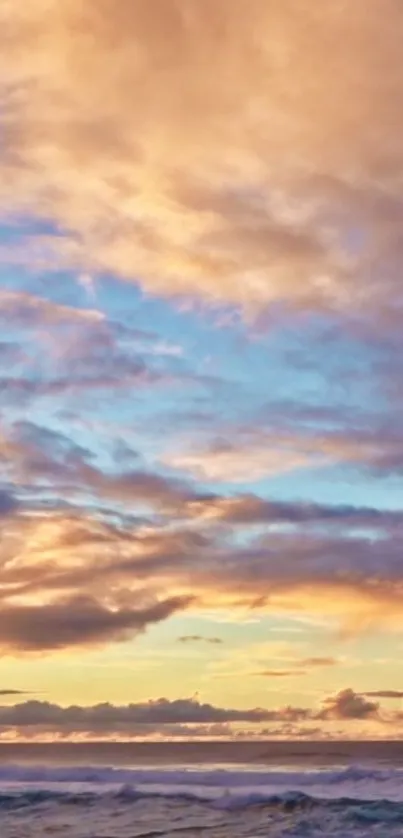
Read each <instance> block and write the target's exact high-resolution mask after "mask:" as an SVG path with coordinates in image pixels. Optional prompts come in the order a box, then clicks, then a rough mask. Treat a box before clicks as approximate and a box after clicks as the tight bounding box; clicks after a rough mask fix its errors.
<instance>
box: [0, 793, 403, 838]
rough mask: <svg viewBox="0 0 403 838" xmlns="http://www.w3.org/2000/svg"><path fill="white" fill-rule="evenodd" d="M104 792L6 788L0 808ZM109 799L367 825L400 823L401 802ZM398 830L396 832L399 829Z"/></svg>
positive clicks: (93, 798) (89, 800)
mask: <svg viewBox="0 0 403 838" xmlns="http://www.w3.org/2000/svg"><path fill="white" fill-rule="evenodd" d="M100 797H101V798H104V797H105V794H104V795H102V794H101V795H100V794H97V793H96V792H87V793H85V792H81V793H72V792H67V791H66V792H57V791H50V790H32V791H24V792H18V791H10V792H8V793H0V811H2V812H10V813H12V812H14V811H18V810H21V809H27V808H36V807H41V806H43V805H44V804H45V805H46V807H47V809H48V807H49V805H50V804H54V805H57V806H58V805H67V806H69V807H71V806H75V807H89V806H90V807H92V808H93V807H94V805H95V804H96V803H97V802H98V801H99V799H100ZM108 797H110V799H111V801H114V802H115V803H116V802H117V801H119V802H120V803H121V804H122V805H124V806H134V805H136V804H137V803H139V802H147V801H149V802H150V803H153V804H155V803H156V802H157V801H159V800H167V799H168V800H171V801H173V802H174V803H175V805H176V806H177V805H178V803H181V804H183V806H186V805H187V804H188V805H198V806H200V805H204V806H208V807H209V808H210V809H215V810H217V809H218V810H223V811H228V812H230V811H238V812H239V813H241V812H242V811H246V810H250V809H253V808H256V807H259V808H260V809H268V810H271V811H273V810H275V811H278V812H281V813H287V814H289V813H293V814H296V815H305V814H306V813H310V814H314V813H316V814H319V813H320V811H321V810H322V811H323V816H324V817H326V818H328V817H330V816H333V817H335V818H337V819H338V820H340V819H341V820H342V821H343V823H345V824H351V825H352V826H353V825H355V824H356V825H358V826H365V825H367V826H371V825H376V824H379V825H380V824H384V825H386V824H387V825H390V826H392V825H393V826H396V825H401V824H403V803H397V802H391V801H389V800H377V801H367V800H359V799H351V798H338V799H335V800H323V799H318V798H316V797H314V796H312V795H309V794H304V793H302V792H292V791H289V792H284V793H282V794H264V793H257V792H253V793H250V794H245V795H239V796H233V795H231V794H230V793H228V792H227V793H225V794H224V795H222V796H221V797H220V798H218V799H216V800H211V799H209V798H205V799H203V798H201V797H199V796H198V795H194V794H190V793H188V794H185V793H181V794H178V793H176V794H173V793H167V792H165V793H164V792H147V791H139V790H137V789H135V788H133V787H128V786H124V787H122V788H121V789H119V791H117V792H115V793H111V792H109V793H108ZM399 834H400V832H399Z"/></svg>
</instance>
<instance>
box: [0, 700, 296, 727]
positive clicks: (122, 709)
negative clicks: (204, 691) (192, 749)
mask: <svg viewBox="0 0 403 838" xmlns="http://www.w3.org/2000/svg"><path fill="white" fill-rule="evenodd" d="M307 715H308V711H306V710H303V709H300V708H293V707H283V708H280V709H277V710H266V709H263V708H259V707H257V708H247V709H244V710H241V709H235V708H231V707H216V706H215V705H212V704H208V703H201V702H200V701H199V700H197V699H187V698H186V699H175V700H169V699H166V698H159V699H156V700H150V701H146V702H139V703H137V704H127V705H123V706H116V705H113V704H109V703H106V702H105V703H103V704H97V705H95V706H92V707H91V706H89V707H87V706H85V707H82V706H71V707H61V706H60V705H57V704H51V703H49V702H46V701H33V700H31V701H26V702H22V703H19V704H16V705H14V706H8V705H7V706H5V705H4V706H3V707H0V730H2V731H6V730H10V729H13V730H16V731H18V732H19V733H24V732H27V731H31V732H34V731H35V730H36V731H38V732H39V733H43V732H45V731H48V732H55V733H59V734H61V735H74V734H79V733H91V734H102V735H108V734H109V735H110V734H113V733H115V734H119V733H121V734H124V735H129V736H130V735H139V734H140V735H141V734H143V735H148V734H149V733H150V732H151V733H153V732H155V731H160V732H161V731H162V732H163V731H164V730H165V731H166V732H168V733H171V734H172V733H173V732H176V735H178V733H179V735H180V732H181V731H180V729H179V731H178V729H177V727H176V726H177V725H179V726H183V725H192V726H194V725H197V726H200V725H202V726H203V728H205V732H209V733H210V734H211V732H212V729H211V726H212V725H224V726H226V725H229V724H232V723H240V722H248V723H252V724H259V723H261V722H265V721H273V722H279V723H282V722H289V721H296V722H297V721H299V720H303V719H304V718H306V716H307ZM192 732H193V735H195V734H196V735H200V732H202V731H201V730H200V728H196V729H194V728H193V731H192V728H186V729H185V733H187V734H188V735H189V734H190V735H191V734H192ZM223 732H225V733H227V734H230V733H231V732H232V731H231V728H226V727H224V729H222V730H221V735H222V734H223Z"/></svg>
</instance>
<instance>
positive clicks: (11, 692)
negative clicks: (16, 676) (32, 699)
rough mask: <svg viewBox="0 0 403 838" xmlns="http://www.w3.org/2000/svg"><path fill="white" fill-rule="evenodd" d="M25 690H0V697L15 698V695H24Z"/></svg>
mask: <svg viewBox="0 0 403 838" xmlns="http://www.w3.org/2000/svg"><path fill="white" fill-rule="evenodd" d="M26 694H27V691H26V690H13V689H2V690H0V696H6V695H9V696H16V695H26Z"/></svg>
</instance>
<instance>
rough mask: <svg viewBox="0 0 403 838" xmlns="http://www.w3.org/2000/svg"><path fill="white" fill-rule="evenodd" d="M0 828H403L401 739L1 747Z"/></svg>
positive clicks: (9, 832)
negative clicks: (389, 740)
mask: <svg viewBox="0 0 403 838" xmlns="http://www.w3.org/2000/svg"><path fill="white" fill-rule="evenodd" d="M0 836H1V838H46V837H48V838H49V836H55V838H67V837H68V838H163V837H164V836H166V838H176V836H180V838H194V836H198V838H203V836H209V838H257V837H258V836H269V837H270V836H272V838H280V836H289V838H291V836H293V838H314V837H315V838H316V836H317V838H319V836H321V838H326V836H332V837H334V838H336V836H337V838H359V837H361V838H362V836H372V838H394V836H403V742H372V743H371V742H236V741H234V742H197V743H196V742H180V743H168V742H166V743H163V744H160V743H133V742H132V743H75V744H72V743H68V742H64V743H49V744H6V743H2V744H0Z"/></svg>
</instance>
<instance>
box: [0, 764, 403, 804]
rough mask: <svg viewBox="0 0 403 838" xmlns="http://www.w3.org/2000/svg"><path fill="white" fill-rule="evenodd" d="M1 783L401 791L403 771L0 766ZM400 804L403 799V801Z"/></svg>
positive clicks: (356, 767) (372, 769)
mask: <svg viewBox="0 0 403 838" xmlns="http://www.w3.org/2000/svg"><path fill="white" fill-rule="evenodd" d="M1 783H29V784H31V783H41V784H43V783H52V784H53V783H58V784H59V783H61V784H65V783H80V784H81V783H83V784H91V785H97V786H104V785H105V786H112V785H116V784H125V785H132V786H133V785H134V786H137V785H141V786H144V785H147V786H148V785H152V786H161V785H163V786H172V787H177V786H181V787H182V786H184V787H189V786H190V787H192V786H198V787H206V788H223V787H224V788H229V787H230V788H233V789H236V788H244V787H249V786H254V787H261V786H266V787H267V786H283V787H288V789H289V788H291V787H292V786H298V787H304V788H305V787H306V788H309V787H312V786H318V785H320V786H323V787H328V788H329V789H331V788H332V787H334V786H346V785H351V784H362V785H367V786H368V785H369V784H377V785H380V786H384V785H390V784H393V785H394V786H395V787H397V786H402V793H403V768H394V769H380V768H376V767H370V766H350V767H348V768H342V769H339V770H335V769H332V770H330V769H319V768H318V769H310V770H306V771H290V770H286V771H284V770H283V771H280V770H267V769H265V770H260V769H259V770H257V769H255V770H250V769H249V770H248V768H247V767H245V768H243V769H241V770H239V768H237V769H235V768H231V767H229V768H215V769H210V770H206V769H203V770H202V769H197V768H193V767H192V768H190V767H183V768H175V769H172V768H152V767H151V768H135V767H133V768H115V767H113V766H102V767H99V766H82V765H79V766H45V765H37V766H32V765H14V764H7V765H2V766H0V784H1ZM402 800H403V796H402Z"/></svg>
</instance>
